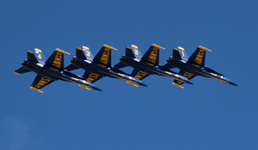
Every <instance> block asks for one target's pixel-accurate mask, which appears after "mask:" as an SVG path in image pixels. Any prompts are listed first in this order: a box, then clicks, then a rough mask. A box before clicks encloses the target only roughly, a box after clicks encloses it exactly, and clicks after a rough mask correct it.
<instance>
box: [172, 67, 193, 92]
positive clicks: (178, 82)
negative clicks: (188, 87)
mask: <svg viewBox="0 0 258 150" xmlns="http://www.w3.org/2000/svg"><path fill="white" fill-rule="evenodd" d="M178 74H179V75H182V76H184V77H185V78H187V79H188V80H191V79H192V78H194V77H195V76H196V75H193V74H191V73H189V72H186V71H184V70H180V71H179V73H178ZM183 83H185V82H184V81H183V80H181V81H179V80H174V82H173V83H172V84H174V85H176V86H179V87H181V88H184V87H182V86H181V85H182V84H183Z"/></svg>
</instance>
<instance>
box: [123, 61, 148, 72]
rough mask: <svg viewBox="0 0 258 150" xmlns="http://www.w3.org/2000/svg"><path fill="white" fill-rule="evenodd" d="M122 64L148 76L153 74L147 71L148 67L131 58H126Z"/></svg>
mask: <svg viewBox="0 0 258 150" xmlns="http://www.w3.org/2000/svg"><path fill="white" fill-rule="evenodd" d="M124 63H126V64H127V65H129V66H131V67H133V68H134V69H138V70H141V71H144V72H146V73H148V74H153V72H151V71H149V69H147V68H146V67H148V66H149V65H147V64H145V63H143V62H141V61H136V60H134V59H132V58H127V59H125V60H124Z"/></svg>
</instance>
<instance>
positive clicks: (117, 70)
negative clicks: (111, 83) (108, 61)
mask: <svg viewBox="0 0 258 150" xmlns="http://www.w3.org/2000/svg"><path fill="white" fill-rule="evenodd" d="M111 70H112V71H114V72H116V73H121V74H125V75H128V76H130V75H129V74H128V73H125V72H124V71H122V70H119V69H116V68H114V67H111Z"/></svg>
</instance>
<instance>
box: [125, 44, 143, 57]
mask: <svg viewBox="0 0 258 150" xmlns="http://www.w3.org/2000/svg"><path fill="white" fill-rule="evenodd" d="M131 47H132V49H131V51H132V53H133V56H134V57H135V58H136V59H138V60H141V58H142V53H141V52H140V51H139V49H138V46H136V45H131ZM126 53H127V51H126Z"/></svg>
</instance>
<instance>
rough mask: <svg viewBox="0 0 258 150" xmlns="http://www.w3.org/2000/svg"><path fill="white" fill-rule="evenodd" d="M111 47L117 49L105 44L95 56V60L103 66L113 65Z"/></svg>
mask: <svg viewBox="0 0 258 150" xmlns="http://www.w3.org/2000/svg"><path fill="white" fill-rule="evenodd" d="M111 49H114V50H116V49H115V48H113V47H111V46H108V45H103V46H102V47H101V49H100V51H99V52H98V54H97V55H96V56H95V57H94V59H93V62H94V63H95V64H97V65H98V66H100V67H103V68H108V67H111Z"/></svg>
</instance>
